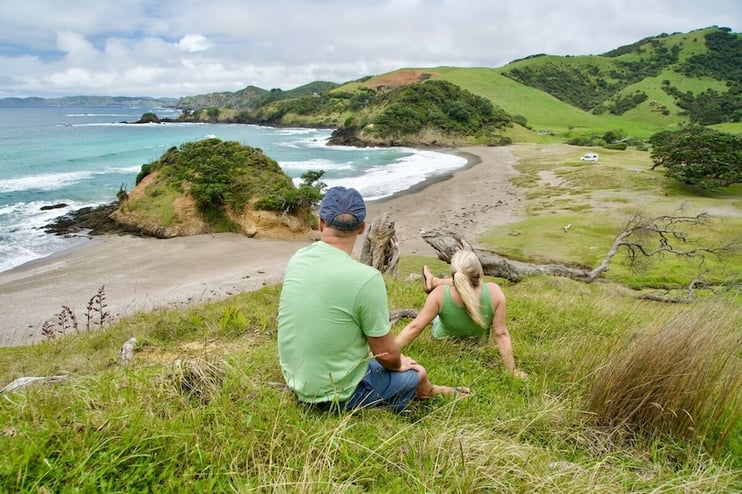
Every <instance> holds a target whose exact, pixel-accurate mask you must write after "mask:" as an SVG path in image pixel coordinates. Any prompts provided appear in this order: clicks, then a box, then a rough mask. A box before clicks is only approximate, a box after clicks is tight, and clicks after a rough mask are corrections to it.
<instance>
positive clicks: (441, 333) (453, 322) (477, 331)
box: [396, 250, 528, 378]
mask: <svg viewBox="0 0 742 494" xmlns="http://www.w3.org/2000/svg"><path fill="white" fill-rule="evenodd" d="M451 273H452V277H451V278H436V277H435V276H433V275H432V273H431V272H430V269H428V267H427V266H423V289H424V290H425V292H426V293H428V297H427V299H426V300H425V305H424V306H423V308H422V310H420V312H419V313H418V315H417V317H416V318H415V319H414V320H412V322H410V323H409V324H408V325H407V326H405V328H404V329H403V330H402V331H401V332H400V333H399V335H398V336H397V338H396V340H397V344H398V345H399V347H400V348H403V347H405V346H407V345H409V344H410V343H411V342H412V340H414V339H415V338H416V337H417V336H418V335H419V334H420V333H422V331H423V329H425V327H426V326H427V325H428V324H430V323H431V322H433V337H434V338H467V337H478V336H484V335H486V334H487V333H489V335H490V338H492V341H493V343H494V344H495V345H496V346H497V348H498V350H499V351H500V355H501V356H502V359H503V361H504V363H505V367H507V369H508V371H509V372H510V373H511V374H512V375H514V376H515V377H519V378H526V377H528V374H526V373H525V372H523V371H521V370H518V369H516V367H515V360H514V358H513V349H512V345H511V343H510V333H509V332H508V329H507V327H506V326H505V294H504V293H503V292H502V289H501V288H500V286H499V285H497V283H483V279H484V272H483V271H482V264H481V263H480V262H479V258H478V257H477V256H476V254H474V253H473V252H472V251H469V250H459V251H457V252H456V253H455V254H454V255H453V256H452V257H451Z"/></svg>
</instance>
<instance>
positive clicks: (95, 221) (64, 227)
mask: <svg viewBox="0 0 742 494" xmlns="http://www.w3.org/2000/svg"><path fill="white" fill-rule="evenodd" d="M117 207H118V203H116V202H112V203H111V204H104V205H103V206H97V207H87V208H82V209H78V210H75V211H72V212H70V213H67V214H65V215H64V216H60V217H59V218H57V219H55V220H54V221H53V222H52V223H49V224H48V225H46V227H44V231H45V232H46V233H52V234H55V235H75V234H80V233H85V234H87V235H106V234H118V233H134V234H137V233H139V232H134V231H131V229H128V228H126V227H124V226H122V225H120V224H118V223H116V222H115V221H113V220H112V219H111V213H113V212H114V211H115V210H116V208H117Z"/></svg>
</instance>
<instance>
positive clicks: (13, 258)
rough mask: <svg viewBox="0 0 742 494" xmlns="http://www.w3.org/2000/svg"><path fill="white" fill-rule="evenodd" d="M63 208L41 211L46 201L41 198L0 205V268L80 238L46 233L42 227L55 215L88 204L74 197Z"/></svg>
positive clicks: (41, 255) (23, 261) (62, 246)
mask: <svg viewBox="0 0 742 494" xmlns="http://www.w3.org/2000/svg"><path fill="white" fill-rule="evenodd" d="M66 203H67V204H68V206H67V207H66V208H59V209H50V210H47V211H42V210H41V207H42V206H45V205H48V203H45V202H41V201H33V202H23V203H16V204H9V205H6V206H2V207H0V224H2V225H4V228H5V230H4V231H3V232H2V233H0V271H5V270H8V269H12V268H14V267H16V266H20V265H21V264H24V263H27V262H29V261H33V260H35V259H40V258H42V257H46V256H49V255H51V254H53V253H55V252H58V251H60V250H63V249H67V248H69V247H72V246H73V245H74V244H76V243H79V242H80V241H81V238H79V237H78V238H67V237H62V236H57V235H49V234H48V233H46V232H45V231H44V227H45V226H46V225H48V224H49V223H50V222H52V221H53V220H54V219H56V218H58V217H60V216H63V215H65V214H67V213H69V212H70V211H73V210H76V209H79V208H82V207H85V206H90V205H92V204H81V203H78V202H75V201H66Z"/></svg>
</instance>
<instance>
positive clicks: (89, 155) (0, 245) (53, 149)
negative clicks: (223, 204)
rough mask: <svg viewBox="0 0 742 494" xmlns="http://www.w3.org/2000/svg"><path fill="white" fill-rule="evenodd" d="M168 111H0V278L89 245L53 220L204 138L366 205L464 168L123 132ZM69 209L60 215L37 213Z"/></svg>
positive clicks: (312, 135)
mask: <svg viewBox="0 0 742 494" xmlns="http://www.w3.org/2000/svg"><path fill="white" fill-rule="evenodd" d="M149 111H152V112H154V113H156V114H157V115H158V116H159V117H160V118H165V117H170V118H174V117H177V115H178V113H179V112H178V111H177V110H173V109H166V108H129V107H110V106H106V107H89V106H86V107H52V106H49V107H0V271H5V270H8V269H12V268H13V267H15V266H19V265H21V264H24V263H26V262H29V261H33V260H36V259H40V258H43V257H46V256H49V255H51V254H54V253H56V252H59V251H62V250H65V249H68V248H70V247H74V246H75V245H76V244H79V243H81V242H85V241H88V240H87V238H86V237H85V236H77V237H62V236H57V235H52V234H48V233H46V232H45V231H44V227H45V226H46V225H48V224H49V223H50V222H52V221H53V220H54V219H55V218H57V217H59V216H61V215H64V214H67V213H69V212H70V211H72V210H76V209H80V208H82V207H86V206H98V205H101V204H107V203H110V202H112V201H114V200H116V193H117V192H118V191H119V189H120V188H121V187H123V188H124V189H126V190H131V189H132V188H133V187H134V180H135V178H136V175H137V173H139V170H140V169H141V166H142V165H143V164H146V163H150V162H152V161H154V160H156V159H158V158H159V157H160V156H161V155H162V154H163V153H165V151H167V150H168V149H169V148H171V147H173V146H180V145H181V144H183V143H185V142H189V141H198V140H201V139H205V138H208V137H217V138H219V139H222V140H225V141H237V142H240V143H241V144H245V145H248V146H252V147H257V148H260V149H262V150H263V152H264V153H265V154H267V155H268V156H270V157H271V158H273V159H274V160H276V161H277V162H278V163H279V165H280V166H281V168H282V169H283V170H284V171H285V172H286V174H287V175H289V176H290V177H292V178H294V179H295V181H296V182H297V183H298V182H299V181H300V178H299V177H300V176H301V175H302V174H303V173H304V172H305V171H307V170H324V171H325V174H324V176H323V178H322V181H323V182H325V183H326V184H327V185H328V186H329V187H332V186H335V185H344V186H346V187H355V188H356V189H358V190H359V191H360V192H361V194H363V196H364V197H365V198H366V199H367V200H374V199H381V198H383V197H387V196H390V195H392V194H394V193H396V192H400V191H403V190H406V189H408V188H410V187H412V186H414V185H415V184H417V183H419V182H422V181H424V180H426V179H428V178H430V177H434V176H436V175H440V174H444V173H448V172H450V171H452V170H455V169H458V168H461V167H463V166H465V165H466V160H465V159H464V158H461V157H458V156H455V155H451V154H446V153H438V152H434V151H428V150H416V149H408V148H363V149H361V148H352V147H344V146H327V145H326V141H327V139H329V137H330V134H331V131H330V130H327V129H300V128H272V127H261V126H256V125H240V124H193V123H188V124H187V123H164V124H141V125H139V124H137V125H132V124H126V123H124V122H134V121H136V120H138V119H139V118H140V117H141V115H142V114H143V113H145V112H149ZM61 203H64V204H67V205H68V206H67V207H66V208H60V209H49V210H42V208H43V207H44V206H52V205H56V204H61Z"/></svg>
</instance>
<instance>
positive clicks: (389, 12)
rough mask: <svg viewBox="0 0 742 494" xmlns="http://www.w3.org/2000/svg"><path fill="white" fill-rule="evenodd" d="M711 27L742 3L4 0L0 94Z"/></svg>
mask: <svg viewBox="0 0 742 494" xmlns="http://www.w3.org/2000/svg"><path fill="white" fill-rule="evenodd" d="M712 25H717V26H723V27H729V28H731V29H732V30H733V31H734V32H740V27H741V25H742V0H702V1H699V0H618V1H616V0H613V1H601V0H559V1H554V0H552V1H545V0H518V1H510V0H503V1H496V0H383V1H382V0H365V1H360V0H359V1H356V0H177V1H176V0H0V98H2V97H8V96H22V97H23V96H44V97H50V96H51V97H53V96H69V95H78V94H93V95H113V96H119V95H120V96H172V97H180V96H187V95H195V94H203V93H208V92H215V91H236V90H239V89H241V88H244V87H245V86H250V85H254V86H258V87H261V88H264V89H272V88H281V89H284V90H286V89H293V88H295V87H297V86H300V85H303V84H307V83H309V82H312V81H317V80H323V81H332V82H339V83H340V82H347V81H351V80H354V79H358V78H360V77H363V76H366V75H374V74H382V73H385V72H389V71H392V70H396V69H398V68H402V67H435V66H439V65H449V66H457V67H475V66H476V67H501V66H503V65H505V64H507V63H508V62H510V61H512V60H514V59H517V58H522V57H525V56H528V55H533V54H536V53H547V54H553V55H593V54H599V53H603V52H605V51H608V50H611V49H613V48H617V47H619V46H621V45H625V44H629V43H633V42H635V41H638V40H640V39H642V38H645V37H647V36H655V35H658V34H661V33H673V32H688V31H692V30H695V29H700V28H704V27H708V26H712Z"/></svg>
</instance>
